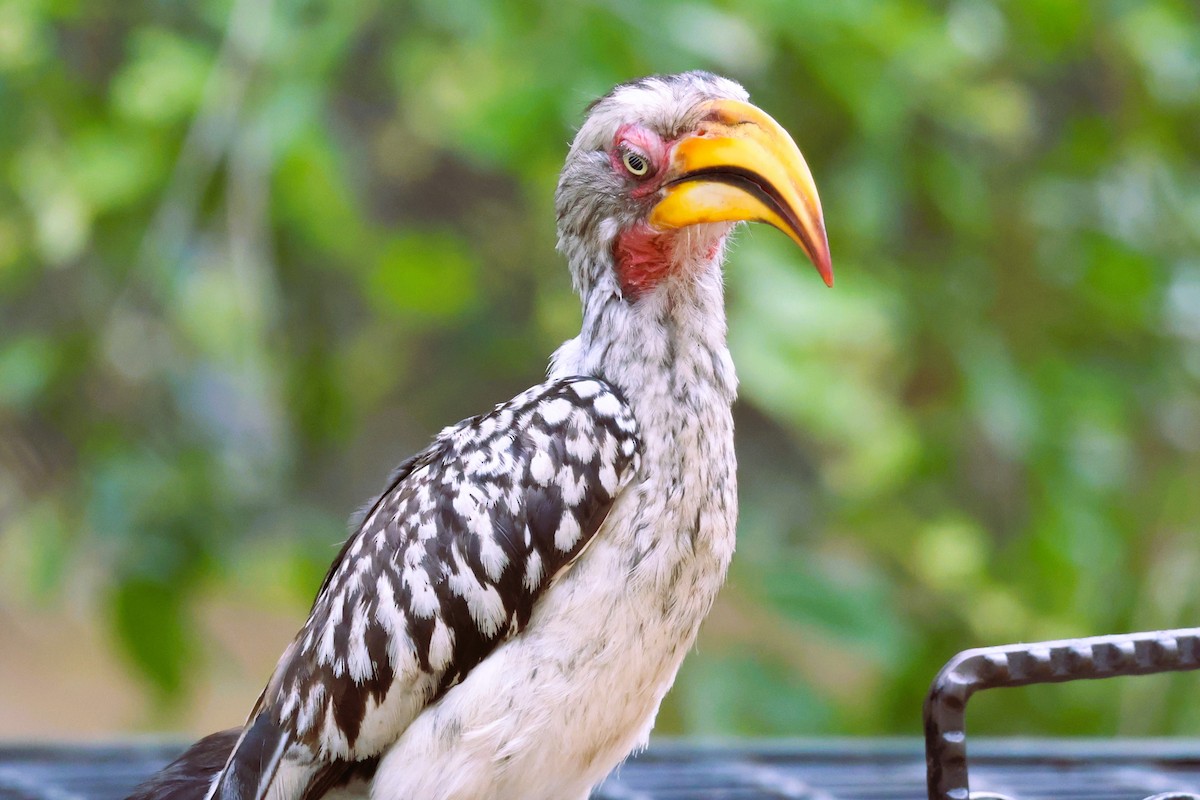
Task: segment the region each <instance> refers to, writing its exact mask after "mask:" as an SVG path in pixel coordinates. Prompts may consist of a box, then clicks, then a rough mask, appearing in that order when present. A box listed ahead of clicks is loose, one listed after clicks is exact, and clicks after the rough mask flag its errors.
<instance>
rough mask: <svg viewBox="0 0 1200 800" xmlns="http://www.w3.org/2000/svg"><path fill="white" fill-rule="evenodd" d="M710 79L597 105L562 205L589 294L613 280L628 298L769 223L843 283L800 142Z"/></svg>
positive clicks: (569, 165) (642, 85)
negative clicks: (742, 230)
mask: <svg viewBox="0 0 1200 800" xmlns="http://www.w3.org/2000/svg"><path fill="white" fill-rule="evenodd" d="M747 97H748V96H747V94H746V91H745V89H743V88H742V87H741V86H739V85H738V84H736V83H734V82H733V81H731V80H728V79H726V78H721V77H717V76H715V75H711V74H708V73H704V72H688V73H683V74H680V75H669V76H654V77H650V78H643V79H641V80H637V81H633V82H631V83H626V84H622V85H620V86H618V87H616V88H615V89H613V90H612V91H611V92H609V93H608V94H607V95H605V96H604V97H602V98H600V99H599V100H597V101H596V102H594V103H593V104H592V105H591V106H590V107H589V109H588V112H587V117H586V119H585V120H584V122H583V125H582V126H581V127H580V129H579V133H578V134H577V135H576V137H575V140H574V142H573V143H572V145H571V150H570V153H569V155H568V156H567V162H566V165H565V166H564V168H563V172H562V177H561V178H560V180H559V184H558V191H557V194H556V196H555V201H556V209H557V212H558V220H559V246H560V249H562V250H563V251H564V253H565V254H566V255H567V258H568V260H569V261H570V262H571V265H572V269H573V270H574V276H573V277H574V280H575V283H576V287H577V288H578V289H579V290H580V291H581V292H582V293H584V294H585V295H586V294H587V293H588V292H589V291H590V290H591V289H592V288H593V287H594V286H596V285H597V284H598V283H600V282H603V281H605V280H611V281H613V282H615V285H616V286H617V287H619V289H620V291H621V293H622V294H623V295H624V296H625V297H626V298H628V299H631V300H636V299H637V297H639V296H640V295H642V294H644V293H647V292H650V291H653V290H654V288H655V287H656V286H658V285H659V284H660V283H661V282H663V281H664V280H667V279H670V278H672V277H674V276H678V275H679V274H681V273H686V272H687V271H688V270H690V269H694V268H695V267H696V265H703V264H709V263H711V262H714V261H716V260H718V258H717V257H718V256H719V254H720V252H721V249H722V247H723V244H724V241H725V237H726V236H727V234H728V233H729V230H730V229H731V228H732V227H733V225H734V224H736V223H737V222H742V221H749V222H766V223H767V224H769V225H773V226H774V227H776V228H778V229H780V230H781V231H783V232H784V233H785V234H787V235H788V236H789V237H790V238H791V239H792V240H793V241H794V242H795V243H796V244H798V245H799V246H800V247H801V248H802V249H803V250H804V252H805V253H807V254H808V257H809V258H810V259H811V260H812V262H813V264H814V265H815V266H816V268H817V271H818V272H820V274H821V277H822V278H824V280H825V282H826V283H827V284H829V285H832V284H833V272H832V267H831V264H830V258H829V245H828V242H827V241H826V238H825V223H824V219H823V218H822V216H821V202H820V199H819V198H818V197H817V190H816V186H815V185H814V183H813V179H812V175H811V173H810V172H809V170H808V165H807V164H806V163H805V161H804V157H803V156H802V155H801V154H800V150H799V149H798V148H797V147H796V144H795V142H793V141H792V138H791V137H790V136H789V135H788V134H787V132H786V131H785V130H784V129H783V128H782V127H781V126H780V125H779V123H777V122H776V121H775V120H774V119H772V118H771V117H770V116H768V115H767V114H766V113H765V112H763V111H762V110H760V109H759V108H757V107H755V106H753V105H751V104H750V103H749V102H747Z"/></svg>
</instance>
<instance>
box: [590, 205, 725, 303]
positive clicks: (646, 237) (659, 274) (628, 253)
mask: <svg viewBox="0 0 1200 800" xmlns="http://www.w3.org/2000/svg"><path fill="white" fill-rule="evenodd" d="M679 233H680V232H679V231H665V232H664V231H657V230H655V229H654V228H652V227H650V226H649V225H646V224H642V225H636V226H634V227H632V228H628V229H626V230H623V231H621V232H620V233H619V234H617V239H616V241H615V242H613V263H614V264H615V265H616V269H617V278H618V279H619V280H620V282H621V291H622V293H624V295H625V297H627V298H629V299H630V300H636V299H637V298H638V297H639V296H641V295H643V294H645V293H646V292H648V291H651V290H652V289H654V287H655V286H657V285H658V284H659V283H660V282H661V281H662V280H663V279H664V278H666V277H667V276H668V275H670V274H671V272H672V271H673V270H677V269H686V266H685V265H684V264H677V263H676V259H677V257H678V256H682V258H683V259H684V260H685V261H686V262H688V263H691V260H692V259H693V258H695V259H697V260H698V261H704V260H708V261H711V260H712V259H714V258H716V257H717V254H718V253H719V252H720V250H721V244H722V242H723V241H724V237H723V236H722V237H719V238H715V239H713V241H712V244H711V245H708V246H707V247H706V249H705V251H704V252H703V253H688V254H680V253H677V252H676V244H677V243H678V242H679V238H678V237H679Z"/></svg>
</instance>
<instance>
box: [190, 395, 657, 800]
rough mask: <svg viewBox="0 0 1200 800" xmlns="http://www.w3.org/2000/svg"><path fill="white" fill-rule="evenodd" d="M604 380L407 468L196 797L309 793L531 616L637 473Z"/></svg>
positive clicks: (531, 401)
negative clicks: (208, 785)
mask: <svg viewBox="0 0 1200 800" xmlns="http://www.w3.org/2000/svg"><path fill="white" fill-rule="evenodd" d="M639 449H640V448H639V442H638V439H637V426H636V423H635V420H634V418H633V416H632V414H631V413H630V411H629V408H628V407H627V405H626V404H625V402H624V401H623V399H622V398H621V397H620V396H619V395H618V394H617V392H616V391H615V390H614V389H613V388H612V387H611V386H609V385H608V384H606V383H604V382H602V381H599V380H596V379H593V378H569V379H565V380H558V381H552V382H548V383H545V384H542V385H539V386H537V387H534V388H533V389H530V390H529V391H527V392H525V393H523V394H521V395H520V396H518V397H516V398H514V399H513V400H512V401H510V402H508V403H505V404H503V405H500V406H497V407H496V408H495V409H494V410H493V411H492V412H491V413H488V414H485V415H483V416H480V417H474V418H472V419H468V420H465V421H464V422H462V423H460V424H458V425H456V426H454V427H451V428H447V429H446V430H444V431H443V432H442V433H441V434H440V435H439V436H438V438H437V439H436V440H435V441H434V443H433V444H432V445H431V446H430V447H429V448H428V449H426V450H424V451H423V452H421V453H419V454H418V455H416V456H414V457H413V458H411V459H409V460H408V461H406V462H405V463H404V464H403V465H402V466H401V468H400V469H399V470H398V471H397V472H396V474H395V475H394V476H393V479H392V482H391V485H390V486H389V487H388V488H387V490H386V491H385V492H384V493H383V495H382V496H381V497H380V498H379V499H378V500H377V501H376V502H375V504H374V505H373V506H372V507H371V508H370V509H369V511H368V512H367V514H366V516H365V517H364V519H363V521H362V523H361V524H360V525H359V526H358V527H357V530H355V531H354V533H353V534H352V535H351V536H350V538H349V539H348V540H347V541H346V544H345V546H344V547H343V548H342V551H341V553H340V554H339V556H338V558H337V560H336V561H335V562H334V564H333V566H332V567H331V568H330V570H329V573H328V575H327V577H326V579H325V582H324V584H323V585H322V587H321V590H320V592H319V594H318V596H317V599H316V602H315V603H314V604H313V608H312V613H311V615H310V617H309V619H308V621H307V622H306V623H305V625H304V627H303V629H301V631H300V633H299V634H298V635H297V637H296V639H295V640H294V641H293V643H292V644H291V646H290V647H289V648H288V650H287V651H286V652H285V653H284V655H283V657H282V658H281V659H280V662H279V665H278V667H277V668H276V671H275V674H274V676H273V677H272V679H271V681H270V683H269V684H268V686H267V688H266V690H264V692H263V695H262V697H261V698H260V700H259V702H258V705H257V706H256V707H255V710H254V712H252V713H251V716H250V719H249V720H248V721H247V724H246V727H245V729H244V730H243V733H242V736H241V738H240V739H239V741H238V743H237V745H236V747H235V748H234V750H233V753H232V755H231V756H230V758H229V761H228V763H227V764H226V766H225V769H224V770H223V772H222V774H221V776H220V777H219V779H218V780H217V781H215V782H214V784H213V786H212V789H211V791H210V793H209V796H210V797H213V798H219V800H233V798H238V800H243V799H244V798H256V800H257V799H258V798H265V797H267V796H268V795H269V796H270V797H271V798H315V797H319V796H320V794H321V793H323V792H324V790H325V788H326V787H328V786H330V785H333V784H334V783H336V782H338V781H339V780H340V779H341V778H342V777H343V773H345V772H346V771H348V770H350V769H351V768H352V767H353V766H354V765H355V764H356V762H362V761H364V760H367V759H371V758H372V757H374V756H377V755H378V754H379V753H380V752H382V751H383V750H384V749H386V747H387V746H388V745H389V744H391V743H392V742H394V741H395V740H396V738H397V737H398V736H399V735H400V734H401V733H402V732H403V731H404V729H405V728H407V727H408V725H409V724H410V723H411V722H412V720H413V719H414V718H415V717H416V715H417V714H419V713H420V712H421V710H422V709H423V708H424V707H425V706H426V705H428V704H429V703H430V702H432V701H434V700H436V699H437V698H438V697H440V696H441V695H442V694H443V693H445V692H446V691H448V690H449V689H450V688H451V687H453V686H454V685H455V684H456V683H458V682H459V681H461V680H462V679H463V677H464V676H466V674H467V673H469V672H470V671H471V669H472V668H473V667H474V666H475V665H476V664H478V663H479V662H480V661H481V660H482V659H484V658H485V657H486V656H487V655H488V653H490V652H491V651H492V650H493V649H494V648H495V647H496V646H497V645H498V644H499V643H500V642H502V641H504V640H505V639H507V638H509V637H512V636H514V635H517V634H518V633H519V632H520V630H521V629H522V627H523V626H524V625H525V624H526V623H527V622H528V621H529V618H530V615H531V613H532V612H533V609H534V606H535V604H536V603H537V601H538V598H539V596H540V595H541V594H542V592H543V591H544V590H545V589H546V587H547V586H549V584H550V583H551V581H552V580H554V578H555V577H556V576H557V575H558V574H559V573H561V572H562V571H563V570H564V569H565V568H566V567H567V566H568V565H569V564H570V563H571V562H572V560H573V559H575V558H576V557H577V556H578V555H579V554H580V552H582V550H583V548H585V547H586V546H587V544H588V542H589V541H590V540H591V538H592V537H593V536H594V535H595V534H596V532H597V531H598V530H599V528H600V526H601V524H602V523H603V521H604V519H605V517H606V516H607V514H608V512H609V509H610V508H611V507H612V504H613V501H614V499H615V498H616V497H617V495H618V493H619V492H620V491H621V489H622V488H623V487H624V486H625V485H626V484H627V483H628V482H629V481H630V479H631V477H632V476H633V474H634V473H635V472H636V471H637V462H638V458H639Z"/></svg>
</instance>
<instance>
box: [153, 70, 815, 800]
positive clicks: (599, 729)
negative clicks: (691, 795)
mask: <svg viewBox="0 0 1200 800" xmlns="http://www.w3.org/2000/svg"><path fill="white" fill-rule="evenodd" d="M555 201H556V202H555V205H556V210H557V214H558V249H559V250H560V251H561V252H562V254H563V255H564V256H565V257H566V260H567V261H568V263H569V265H570V269H571V275H572V279H573V283H574V286H575V288H576V290H577V291H578V293H579V295H580V296H581V298H582V300H583V325H582V329H581V331H580V333H579V335H578V336H577V337H575V338H574V339H571V340H570V341H568V342H566V343H565V344H563V345H562V346H561V347H560V348H559V349H558V350H557V352H555V353H554V355H553V356H552V357H551V360H550V368H549V371H548V380H546V382H544V383H541V384H539V385H537V386H534V387H533V388H531V389H529V390H527V391H525V392H522V393H521V394H519V395H518V396H517V397H515V398H513V399H512V400H509V401H508V402H505V403H501V404H500V405H498V406H496V407H495V408H494V409H493V410H492V411H490V412H488V413H486V414H483V415H480V416H477V417H472V418H470V419H467V420H464V421H462V422H460V423H458V424H457V425H453V426H451V427H449V428H446V429H445V430H443V431H442V432H441V433H440V434H439V435H438V436H437V438H436V439H435V440H434V441H433V443H432V444H431V445H430V446H429V447H427V448H426V449H425V450H423V451H421V452H420V453H418V454H416V455H415V456H413V457H411V458H409V459H408V460H407V461H405V462H404V463H403V464H401V465H400V467H399V468H398V469H397V470H396V471H395V472H394V473H393V475H392V476H391V478H390V480H389V482H388V485H387V487H386V489H385V490H384V491H383V493H382V494H381V495H380V496H379V497H378V499H376V500H375V501H374V503H373V504H372V505H371V506H369V507H368V509H367V511H366V513H365V515H364V516H363V517H362V520H361V522H360V523H358V524H357V525H356V526H355V527H354V528H353V531H352V533H351V535H350V537H349V539H347V541H346V543H345V545H344V546H343V547H342V550H341V552H340V554H339V555H338V557H337V559H336V560H335V561H334V563H333V565H332V566H331V567H330V569H329V572H328V575H327V576H326V578H325V581H324V583H323V584H322V586H321V588H320V591H319V592H318V595H317V598H316V601H315V602H314V604H313V607H312V611H311V614H310V616H309V618H308V621H307V622H306V623H305V624H304V626H303V628H301V630H300V632H299V633H298V634H297V636H296V638H295V639H294V640H293V641H292V643H291V644H290V645H289V646H288V648H287V649H286V650H285V651H284V653H283V656H282V657H281V658H280V660H279V664H278V666H277V667H276V669H275V672H274V674H273V675H272V676H271V679H270V681H269V682H268V684H267V686H266V689H264V690H263V693H262V695H261V696H260V697H259V699H258V702H257V704H256V705H255V706H254V709H253V710H252V711H251V712H250V715H249V717H248V719H247V721H246V723H245V725H244V726H243V727H242V728H240V729H234V730H230V731H226V732H224V733H218V734H213V735H212V736H210V737H208V738H206V739H202V740H201V741H200V742H198V743H197V744H195V745H194V746H193V747H192V748H191V749H190V750H189V751H187V752H186V753H185V754H184V755H183V756H181V757H180V758H179V760H177V761H176V762H174V763H173V764H171V765H169V766H168V767H167V768H166V769H164V770H163V771H162V772H161V773H159V774H158V775H156V776H154V777H153V778H151V779H150V780H149V781H147V782H146V783H145V784H143V785H142V786H141V787H139V788H138V789H137V790H135V791H134V793H133V795H132V797H131V800H167V799H168V798H174V799H176V800H183V799H184V798H187V800H200V798H211V799H213V800H234V799H235V798H236V800H249V799H251V798H253V799H254V800H260V799H261V798H270V799H271V800H312V799H313V798H318V797H322V796H324V795H326V793H327V792H330V791H331V790H332V789H333V788H334V787H340V786H343V785H345V784H347V783H352V784H353V783H358V784H361V783H362V782H365V781H370V785H371V788H370V791H371V796H372V797H373V798H376V800H583V798H586V797H588V795H589V793H590V792H591V790H592V788H593V787H594V786H596V785H597V784H598V783H599V782H600V781H601V780H603V779H604V777H605V776H606V775H607V774H608V772H609V771H610V770H612V769H613V768H614V767H615V766H616V765H617V764H618V763H619V762H620V761H621V760H622V759H624V758H625V757H626V756H627V755H628V754H629V753H630V752H631V751H633V750H634V749H636V748H638V747H642V746H644V745H645V743H646V741H647V739H648V737H649V734H650V729H651V728H652V727H653V725H654V718H655V715H656V713H657V711H658V707H659V704H660V703H661V701H662V699H663V696H664V695H665V694H666V692H667V690H668V689H669V688H670V686H671V684H672V682H673V681H674V679H675V673H676V671H677V670H678V669H679V665H680V662H681V661H682V660H683V657H684V654H685V653H686V652H687V651H688V649H689V648H690V647H691V646H692V643H693V642H694V641H695V638H696V632H697V629H698V628H699V626H700V622H701V620H702V619H703V618H704V616H705V614H706V613H707V612H708V610H709V608H710V607H711V605H712V602H713V599H714V598H715V596H716V594H717V590H718V589H719V587H720V586H721V583H722V582H723V580H724V578H725V572H726V568H727V567H728V565H729V560H730V557H731V556H732V554H733V548H734V526H735V521H736V518H737V488H736V478H735V458H734V447H733V418H732V416H731V413H730V404H731V403H732V402H733V399H734V395H735V392H736V389H737V378H736V376H735V374H734V367H733V362H732V360H731V359H730V355H729V350H728V348H727V346H726V342H725V334H726V323H725V311H724V296H723V285H722V272H721V269H722V263H723V261H724V251H725V245H726V242H727V240H728V237H729V235H730V233H731V231H732V229H733V228H734V226H735V225H736V224H737V223H738V222H740V221H759V222H766V223H768V224H770V225H773V226H774V227H776V228H779V229H780V230H782V231H783V232H784V233H785V234H787V235H788V236H789V237H790V238H791V239H792V240H793V241H795V242H796V244H798V245H799V246H800V247H801V248H802V249H803V250H804V252H805V253H806V254H807V255H808V257H809V258H810V259H811V260H812V262H813V264H815V266H816V268H817V270H818V271H819V272H820V274H821V276H822V277H823V278H824V280H825V282H826V283H827V284H830V285H832V280H833V276H832V271H831V266H830V257H829V247H828V244H827V241H826V236H825V226H824V221H823V219H822V215H821V206H820V201H819V200H818V197H817V192H816V188H815V186H814V184H813V179H812V176H811V174H810V173H809V170H808V167H807V166H806V164H805V162H804V158H803V156H801V154H800V151H799V150H798V149H797V147H796V145H795V143H794V142H793V141H792V139H791V138H790V137H789V136H788V134H787V133H786V132H785V131H784V129H783V128H782V127H780V125H779V124H778V123H776V122H775V120H773V119H772V118H771V117H770V116H768V115H767V114H766V113H764V112H763V111H761V110H760V109H758V108H756V107H755V106H753V105H751V104H750V103H749V102H748V101H747V94H746V91H745V90H744V89H743V88H742V87H741V86H739V85H738V84H736V83H734V82H733V81H730V80H727V79H725V78H721V77H717V76H715V75H711V74H708V73H705V72H688V73H684V74H679V75H671V76H654V77H648V78H643V79H640V80H635V81H632V82H630V83H626V84H622V85H620V86H617V87H616V88H614V89H613V90H612V91H611V92H610V93H608V94H607V95H605V96H604V97H601V98H600V99H598V100H597V101H595V102H594V103H593V104H592V105H591V106H590V107H589V108H588V111H587V115H586V118H585V120H584V122H583V124H582V126H581V128H580V129H579V132H578V134H577V135H576V137H575V139H574V142H573V143H572V145H571V147H570V152H569V153H568V155H567V160H566V165H565V167H564V168H563V171H562V175H561V177H560V179H559V183H558V189H557V193H556V195H555Z"/></svg>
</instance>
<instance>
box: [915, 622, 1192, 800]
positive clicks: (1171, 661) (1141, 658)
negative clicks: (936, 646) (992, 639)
mask: <svg viewBox="0 0 1200 800" xmlns="http://www.w3.org/2000/svg"><path fill="white" fill-rule="evenodd" d="M1194 669H1200V628H1180V629H1177V630H1170V631H1148V632H1146V633H1131V634H1123V635H1118V636H1093V637H1090V638H1087V639H1063V640H1061V641H1054V642H1034V643H1032V644H1010V645H1002V646H1000V647H982V648H977V649H973V650H964V651H962V652H961V653H959V654H958V655H956V656H954V658H952V659H950V661H949V662H947V663H946V666H944V667H942V671H941V672H939V673H938V675H937V677H936V678H934V680H933V685H932V686H931V687H930V690H929V695H928V696H927V697H926V698H925V767H926V779H927V781H928V786H929V800H969V798H970V797H971V791H970V783H969V781H968V779H967V731H966V713H967V701H968V700H970V699H971V695H972V694H974V693H975V692H978V691H980V690H982V689H996V688H1000V687H1004V686H1028V685H1030V684H1034V683H1063V682H1065V681H1077V680H1094V679H1098V678H1116V677H1119V676H1123V675H1151V674H1154V673H1158V672H1184V671H1187V670H1194ZM1167 796H1168V797H1170V796H1171V795H1170V794H1168V795H1167Z"/></svg>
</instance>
